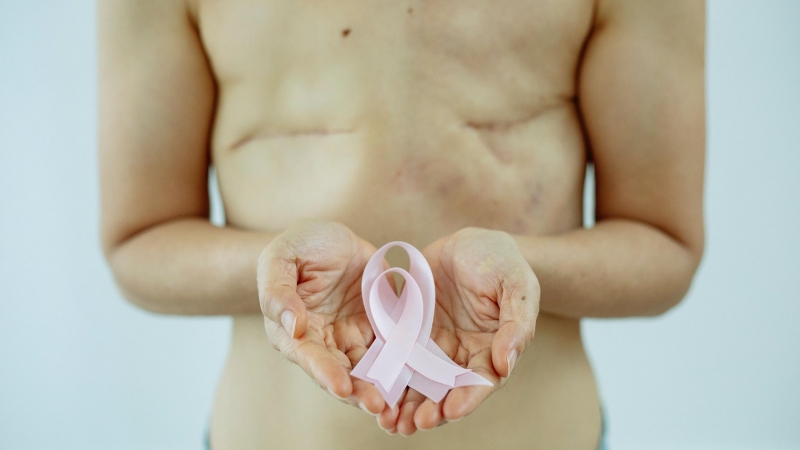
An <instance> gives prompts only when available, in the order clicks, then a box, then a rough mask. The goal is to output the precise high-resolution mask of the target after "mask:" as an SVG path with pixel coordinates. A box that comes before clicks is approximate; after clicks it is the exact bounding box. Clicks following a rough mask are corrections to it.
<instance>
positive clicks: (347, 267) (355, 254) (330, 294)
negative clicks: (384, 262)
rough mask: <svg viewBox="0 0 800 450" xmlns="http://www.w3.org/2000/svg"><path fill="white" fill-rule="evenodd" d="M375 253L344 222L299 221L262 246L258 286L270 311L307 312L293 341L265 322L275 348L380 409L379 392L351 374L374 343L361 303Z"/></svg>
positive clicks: (327, 383)
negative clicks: (289, 307) (364, 280)
mask: <svg viewBox="0 0 800 450" xmlns="http://www.w3.org/2000/svg"><path fill="white" fill-rule="evenodd" d="M374 252H375V248H374V247H373V246H372V245H370V244H368V243H367V242H366V241H363V240H361V239H359V238H358V237H356V236H355V235H354V234H353V233H352V232H351V231H350V230H348V229H347V228H345V227H343V226H341V225H337V224H330V223H326V222H318V221H313V222H308V223H302V224H300V225H298V226H295V227H293V228H292V229H290V230H287V232H285V233H283V234H282V235H281V236H279V237H278V238H276V240H275V241H274V242H273V243H272V244H270V247H268V248H267V250H265V255H266V256H265V255H262V260H263V261H262V267H260V268H259V276H260V278H259V285H260V286H261V288H260V289H261V290H263V291H264V292H265V294H264V297H265V299H266V302H267V303H270V304H268V305H266V306H264V307H265V308H266V310H269V308H271V307H274V308H278V309H283V308H284V307H285V305H286V302H290V303H291V302H297V301H299V302H301V303H302V306H300V305H295V308H294V309H296V310H299V311H301V312H302V313H301V314H298V315H297V320H296V322H295V323H296V325H295V326H296V327H297V330H296V332H295V333H294V338H293V337H292V336H290V332H289V331H287V329H286V328H285V326H283V325H282V324H281V323H280V322H281V321H280V320H277V316H276V315H275V314H273V319H269V318H267V319H265V329H266V331H267V336H268V337H269V339H270V341H271V342H272V344H273V346H274V347H275V348H276V349H278V350H280V351H281V352H282V353H283V354H284V355H285V356H286V357H287V358H288V359H289V360H290V361H292V362H295V363H296V364H298V365H300V366H301V367H302V368H303V369H304V370H305V371H306V372H307V373H308V374H309V375H310V376H311V377H312V378H313V379H314V380H315V381H317V382H318V383H319V384H320V385H321V386H322V387H324V388H325V389H327V390H328V391H329V392H331V393H332V394H333V395H335V396H337V397H339V398H343V399H346V400H347V401H348V402H349V403H352V404H354V405H356V404H358V403H362V404H364V405H365V407H366V408H367V409H368V410H369V411H373V412H375V413H377V412H379V411H381V410H382V409H383V400H382V398H381V397H380V394H379V393H378V391H377V390H376V389H375V388H374V387H373V386H371V385H369V384H367V383H364V382H362V381H360V380H352V381H351V379H350V377H349V371H350V370H351V369H352V367H354V366H355V365H356V364H357V363H358V361H359V360H360V359H361V357H362V356H363V355H364V353H365V352H366V349H367V345H368V344H369V343H371V342H372V340H373V332H372V328H371V326H370V323H369V320H368V319H367V316H366V313H365V311H364V305H363V302H362V300H361V275H362V273H363V270H364V266H365V265H366V263H367V261H368V260H369V258H370V257H371V256H372V254H373V253H374ZM286 299H288V300H286ZM298 306H299V308H298Z"/></svg>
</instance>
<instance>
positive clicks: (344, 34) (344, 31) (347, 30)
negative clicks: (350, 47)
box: [342, 28, 350, 38]
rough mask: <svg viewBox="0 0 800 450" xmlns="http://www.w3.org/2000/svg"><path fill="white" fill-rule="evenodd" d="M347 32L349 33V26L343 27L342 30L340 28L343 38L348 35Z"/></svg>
mask: <svg viewBox="0 0 800 450" xmlns="http://www.w3.org/2000/svg"><path fill="white" fill-rule="evenodd" d="M349 34H350V28H345V29H344V30H342V37H343V38H346V37H347V35H349Z"/></svg>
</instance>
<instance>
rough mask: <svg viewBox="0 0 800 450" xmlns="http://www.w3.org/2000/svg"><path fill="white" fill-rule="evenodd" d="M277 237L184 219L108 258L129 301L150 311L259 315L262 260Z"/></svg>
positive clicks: (122, 247)
mask: <svg viewBox="0 0 800 450" xmlns="http://www.w3.org/2000/svg"><path fill="white" fill-rule="evenodd" d="M274 236H275V235H274V234H270V233H259V232H252V231H243V230H238V229H235V228H231V227H225V228H219V227H215V226H213V225H211V224H210V223H209V222H208V221H207V220H204V219H201V218H196V219H181V220H174V221H170V222H166V223H164V224H160V225H156V226H153V227H151V228H148V229H146V230H144V231H142V232H140V233H138V234H136V235H135V236H133V237H131V238H129V239H127V240H125V241H123V242H122V243H120V244H119V245H116V246H114V247H113V248H112V249H109V250H108V251H107V258H108V261H109V264H110V265H111V268H112V271H113V272H114V277H115V278H116V281H117V284H118V285H119V287H120V289H121V290H122V292H123V294H124V295H125V297H126V298H127V299H128V300H129V301H131V302H132V303H134V304H136V305H138V306H140V307H142V308H144V309H147V310H149V311H153V312H158V313H165V314H198V315H214V314H248V313H254V314H255V313H260V311H261V309H260V307H259V303H258V291H257V283H256V266H257V263H258V256H259V254H260V253H261V251H262V250H263V249H264V247H266V246H267V244H269V242H270V241H271V240H272V238H273V237H274Z"/></svg>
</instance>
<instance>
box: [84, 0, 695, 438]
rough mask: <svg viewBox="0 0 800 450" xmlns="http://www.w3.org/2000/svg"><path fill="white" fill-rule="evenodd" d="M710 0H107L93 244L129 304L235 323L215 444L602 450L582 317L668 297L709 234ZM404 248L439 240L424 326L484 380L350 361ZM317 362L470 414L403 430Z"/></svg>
mask: <svg viewBox="0 0 800 450" xmlns="http://www.w3.org/2000/svg"><path fill="white" fill-rule="evenodd" d="M703 8H704V6H703V3H702V2H697V1H675V2H655V1H646V2H644V1H638V0H601V1H598V2H596V3H595V2H592V1H589V0H586V1H582V0H574V1H569V2H555V3H552V4H550V3H546V2H538V1H537V2H534V1H530V2H527V1H514V2H500V3H497V2H483V1H478V0H476V1H470V2H463V1H460V2H452V1H446V0H439V1H430V2H411V3H402V4H401V3H396V2H394V3H379V2H363V1H359V2H356V1H354V0H353V1H345V2H336V3H326V2H275V1H265V0H241V1H239V2H236V3H231V2H228V3H218V2H215V1H212V0H197V1H188V2H184V1H180V0H165V1H135V2H134V1H130V0H113V1H108V2H105V1H104V2H100V3H99V10H98V32H99V37H100V39H99V41H100V58H99V59H100V73H99V84H100V92H99V101H100V105H99V106H100V109H99V117H100V127H99V130H100V135H99V147H100V177H101V187H102V234H103V236H102V240H103V248H104V250H105V253H106V256H107V259H108V261H109V264H110V266H111V268H112V270H113V273H114V276H115V278H116V280H117V282H118V284H119V286H120V289H121V290H122V292H123V294H124V295H125V296H126V298H128V299H129V300H130V301H131V302H133V303H135V304H137V305H139V306H141V307H143V308H145V309H148V310H151V311H155V312H160V313H167V314H182V315H192V314H200V315H209V314H227V315H232V316H233V317H234V321H233V322H234V329H233V337H232V344H231V354H230V357H229V361H228V364H227V366H226V369H225V372H224V373H223V376H222V380H221V382H220V387H219V391H218V395H217V399H216V402H215V406H214V412H213V420H212V427H211V438H212V445H213V447H214V448H215V449H225V448H240V449H241V448H265V447H270V446H272V447H278V448H282V447H291V448H322V447H324V448H360V447H364V448H375V447H380V448H439V449H441V448H470V447H475V446H478V447H488V446H491V445H495V444H497V443H498V442H499V443H502V444H503V445H504V446H506V447H508V448H547V449H558V448H565V449H567V448H569V449H580V448H585V449H590V448H594V446H595V445H596V442H597V436H598V433H599V423H600V417H599V405H598V402H599V401H598V397H597V392H596V388H595V384H594V379H593V376H592V374H591V369H590V367H589V364H588V361H587V359H586V356H585V354H584V352H583V348H582V343H581V339H580V328H579V325H578V320H579V319H580V318H582V317H624V316H637V315H655V314H660V313H663V312H664V311H667V310H668V309H669V308H671V307H673V306H674V305H676V304H677V303H678V302H679V301H680V299H681V298H682V297H683V296H684V295H685V293H686V291H687V290H688V288H689V286H690V283H691V279H692V277H693V275H694V272H695V270H696V268H697V265H698V264H699V262H700V258H701V255H702V251H703V217H702V186H703V170H704V169H703V160H704V144H705V123H704V103H703V102H704V99H703V97H704V82H703V79H704V72H703V65H704V61H703V52H704V50H703V39H704V20H705V19H704V10H703ZM587 161H590V162H592V163H593V164H594V167H595V174H596V202H595V203H596V211H595V216H596V219H597V223H596V225H595V226H594V227H592V228H589V229H584V228H582V227H581V217H582V210H581V206H582V205H581V200H582V192H583V176H584V170H585V166H586V163H587ZM211 163H213V165H214V166H215V167H216V170H217V174H218V177H219V180H220V188H221V192H222V196H223V201H224V203H225V212H226V215H227V224H226V226H224V227H215V226H213V225H211V224H210V223H208V219H207V217H208V194H207V180H208V178H207V171H208V166H209V164H211ZM310 218H313V219H315V220H311V221H309V220H308V219H310ZM391 240H403V241H406V242H409V243H411V244H412V245H414V246H416V247H417V248H420V249H424V254H425V256H426V258H427V259H428V261H429V263H430V264H431V266H432V268H433V270H434V277H435V281H436V285H437V309H436V316H435V327H434V330H433V338H434V339H435V340H436V341H437V343H439V345H440V346H441V347H442V349H443V350H445V351H446V352H448V353H449V354H450V356H451V357H453V359H454V360H455V361H456V362H458V363H460V364H463V365H466V366H468V367H474V368H475V369H476V370H477V371H479V373H481V374H482V375H484V376H486V377H487V378H489V379H490V380H492V381H493V382H495V383H496V385H495V387H494V388H493V389H490V388H469V387H467V388H460V389H456V390H453V391H452V392H451V393H450V394H448V396H447V397H446V398H445V400H444V401H443V402H441V404H434V403H433V402H430V401H428V400H424V399H423V398H422V397H421V396H420V395H419V394H418V393H415V392H414V391H413V390H410V391H408V392H407V394H406V395H405V398H404V399H403V401H402V402H401V404H400V405H399V407H398V408H396V409H395V410H391V409H388V408H384V405H382V400H381V399H380V398H379V397H378V396H376V395H375V394H376V392H375V391H374V389H371V387H370V386H369V385H363V384H360V383H359V382H356V381H353V380H352V379H351V378H349V377H348V376H347V370H348V368H349V367H351V366H352V365H353V364H354V363H356V362H357V361H358V359H359V358H360V355H361V354H362V353H363V350H364V348H365V347H366V345H368V343H369V342H371V339H372V336H371V330H369V327H365V321H364V317H363V314H361V312H360V311H359V305H360V293H359V292H358V289H357V287H358V285H359V281H358V276H360V270H361V269H363V264H364V263H365V262H366V259H368V257H369V255H370V254H371V252H374V249H375V248H376V247H378V246H380V245H382V244H383V243H386V242H388V241H391ZM298 242H299V243H301V244H298ZM304 242H305V243H306V245H303V244H302V243H304ZM309 243H310V245H309ZM303 249H305V252H306V253H302V251H303ZM388 263H391V265H398V264H400V265H402V258H398V257H396V256H392V255H391V254H390V256H389V258H388ZM481 268H482V269H481ZM481 270H483V272H481ZM475 271H478V272H477V274H476V272H475ZM498 274H504V275H503V276H500V275H498ZM508 286H513V287H514V289H510V290H507V289H505V288H506V287H508ZM509 292H513V293H514V295H512V296H511V297H508V295H511V294H509ZM515 295H516V297H515ZM523 296H524V297H525V299H524V300H522V297H523ZM509 298H511V299H512V300H513V301H509ZM504 305H505V306H504ZM513 305H517V306H513ZM520 305H524V307H523V306H520ZM287 309H289V310H292V312H293V313H294V314H295V317H297V321H296V323H295V321H294V320H292V321H291V323H292V328H293V331H291V332H292V336H289V333H287V331H286V328H287V327H284V326H283V324H281V316H282V314H283V312H284V311H286V310H287ZM470 311H472V312H473V314H471V313H470ZM475 311H480V312H481V313H480V314H474V312H475ZM537 312H538V315H536V313H537ZM504 318H505V319H504ZM506 320H507V322H506ZM504 324H510V325H509V326H506V325H504ZM265 328H266V331H267V333H264V330H265ZM506 330H512V331H506ZM534 330H535V331H536V334H535V337H533V332H534ZM270 347H274V348H277V349H279V350H280V352H276V351H274V350H273V349H272V348H270ZM512 350H516V351H517V355H518V358H517V359H516V361H517V362H516V363H513V361H515V358H510V359H509V358H508V356H509V355H510V354H511V352H512ZM523 351H524V353H525V356H524V357H522V358H519V356H520V355H522V353H523ZM283 359H288V360H289V361H291V362H294V363H295V364H290V363H287V362H286V361H284V360H283ZM512 365H513V373H512V375H513V376H510V377H509V372H510V370H509V366H512ZM303 373H306V374H307V375H309V376H310V378H311V379H312V380H314V382H315V383H316V384H318V385H319V386H322V387H324V388H325V390H328V391H329V392H332V393H333V394H334V395H335V396H337V397H342V398H343V399H344V400H342V401H344V402H347V403H350V404H352V405H354V406H361V405H363V409H365V410H367V411H368V412H369V413H371V414H374V413H377V412H379V411H380V413H379V415H378V417H377V421H378V424H379V425H380V426H381V427H382V428H385V429H386V430H387V431H388V432H389V433H390V434H391V433H399V434H402V435H411V434H414V433H415V432H416V431H418V430H427V429H430V428H433V427H436V426H437V425H442V424H444V423H445V422H448V421H452V420H454V419H460V418H463V417H465V416H467V415H468V416H469V417H468V418H466V419H464V420H463V421H459V422H458V423H447V424H446V425H445V426H439V427H437V428H436V430H435V431H431V432H428V433H423V434H420V433H416V434H415V435H414V437H413V438H410V439H408V440H398V439H391V438H389V437H387V436H386V435H385V433H383V432H382V431H381V430H380V429H379V428H378V427H374V426H369V424H368V422H369V421H374V420H376V419H375V418H372V417H369V415H367V414H364V412H363V411H361V410H359V409H356V408H344V409H342V406H341V405H339V404H338V403H337V402H336V401H334V399H333V397H331V396H330V395H329V394H327V393H325V390H322V389H314V388H313V387H312V386H313V384H312V385H309V383H308V382H307V380H308V378H309V376H303V375H302V374H303ZM500 386H504V387H503V388H502V389H500V388H499V387H500ZM312 417H313V419H310V418H312ZM373 423H374V422H373ZM387 439H388V440H387ZM498 439H499V441H498Z"/></svg>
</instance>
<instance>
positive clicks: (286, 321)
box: [281, 309, 297, 339]
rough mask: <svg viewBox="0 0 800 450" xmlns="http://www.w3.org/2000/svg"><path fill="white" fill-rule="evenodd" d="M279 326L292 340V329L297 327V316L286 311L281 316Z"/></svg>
mask: <svg viewBox="0 0 800 450" xmlns="http://www.w3.org/2000/svg"><path fill="white" fill-rule="evenodd" d="M281 325H283V328H284V329H285V330H286V332H287V333H289V336H290V337H291V338H292V339H294V328H295V327H296V326H297V316H295V315H294V313H293V312H292V311H291V310H289V309H287V310H286V311H284V312H283V314H281Z"/></svg>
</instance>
